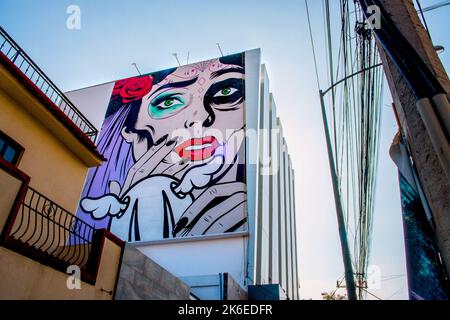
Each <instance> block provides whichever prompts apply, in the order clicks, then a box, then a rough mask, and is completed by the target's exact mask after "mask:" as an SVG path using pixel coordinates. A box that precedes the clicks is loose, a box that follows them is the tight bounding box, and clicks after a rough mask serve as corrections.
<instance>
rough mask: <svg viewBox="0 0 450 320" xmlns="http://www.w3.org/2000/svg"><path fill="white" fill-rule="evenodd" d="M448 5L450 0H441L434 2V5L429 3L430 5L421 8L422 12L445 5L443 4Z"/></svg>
mask: <svg viewBox="0 0 450 320" xmlns="http://www.w3.org/2000/svg"><path fill="white" fill-rule="evenodd" d="M448 5H450V1H443V2H441V3H437V4H435V5H431V6H429V7H426V8H424V9H423V10H422V12H429V11H433V10H436V9H440V8H442V7H445V6H448Z"/></svg>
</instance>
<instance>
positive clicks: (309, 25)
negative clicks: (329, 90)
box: [305, 0, 320, 90]
mask: <svg viewBox="0 0 450 320" xmlns="http://www.w3.org/2000/svg"><path fill="white" fill-rule="evenodd" d="M305 6H306V15H307V17H308V27H309V36H310V39H311V47H312V53H313V58H314V69H315V71H316V81H317V89H318V90H320V80H319V71H318V68H317V58H316V49H315V45H314V37H313V34H312V28H311V19H310V14H309V7H308V0H305Z"/></svg>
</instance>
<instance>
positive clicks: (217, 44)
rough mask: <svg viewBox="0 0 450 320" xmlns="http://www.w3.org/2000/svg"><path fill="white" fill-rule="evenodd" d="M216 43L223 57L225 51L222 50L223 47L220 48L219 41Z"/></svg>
mask: <svg viewBox="0 0 450 320" xmlns="http://www.w3.org/2000/svg"><path fill="white" fill-rule="evenodd" d="M216 45H217V48H219V51H220V55H221V56H222V57H223V52H222V49H221V48H220V44H219V43H218V42H217V43H216Z"/></svg>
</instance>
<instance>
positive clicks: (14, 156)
mask: <svg viewBox="0 0 450 320" xmlns="http://www.w3.org/2000/svg"><path fill="white" fill-rule="evenodd" d="M23 150H24V149H23V147H22V146H21V145H20V144H18V143H17V142H15V141H14V140H13V139H11V138H10V137H8V136H7V135H6V134H4V133H3V132H2V131H0V158H2V159H3V160H5V161H6V162H8V163H11V164H12V165H17V163H18V162H19V160H20V156H21V155H22V152H23Z"/></svg>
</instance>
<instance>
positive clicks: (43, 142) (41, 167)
mask: <svg viewBox="0 0 450 320" xmlns="http://www.w3.org/2000/svg"><path fill="white" fill-rule="evenodd" d="M0 113H1V117H0V130H1V131H3V132H4V133H6V134H7V135H9V136H10V137H11V138H12V139H14V140H15V141H17V142H18V143H19V144H21V145H22V146H23V147H24V148H25V151H24V153H23V156H22V159H21V160H20V163H19V166H18V167H19V169H20V170H22V171H23V172H25V173H26V174H27V175H29V176H30V177H31V181H30V186H32V187H33V188H35V189H36V190H37V191H39V192H41V193H42V194H44V195H45V196H47V197H49V198H50V199H51V200H53V201H54V202H56V203H57V204H59V205H60V206H62V207H64V208H65V209H67V210H69V211H71V212H73V213H74V212H75V210H76V208H77V203H78V199H79V197H80V194H81V189H82V187H83V183H84V180H85V176H86V173H87V166H86V165H85V164H83V163H82V162H81V160H79V159H78V158H77V157H76V156H75V155H74V154H73V153H72V152H70V150H68V149H67V147H66V146H64V145H63V144H62V143H61V142H60V140H58V139H57V138H55V137H54V136H53V135H52V134H51V133H50V132H49V131H48V130H47V129H46V128H45V127H44V126H43V125H41V123H40V122H38V121H37V120H36V119H35V118H33V116H31V115H30V114H29V113H27V112H26V111H25V110H24V109H23V108H21V107H20V106H18V105H17V102H15V101H14V100H12V99H11V98H10V97H9V96H8V95H6V94H5V93H4V91H1V90H0Z"/></svg>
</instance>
